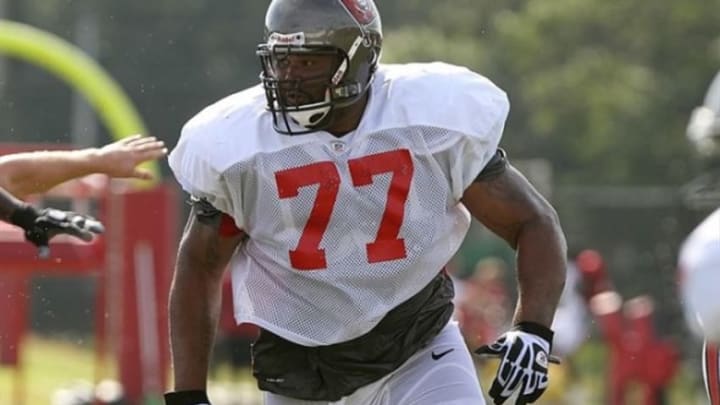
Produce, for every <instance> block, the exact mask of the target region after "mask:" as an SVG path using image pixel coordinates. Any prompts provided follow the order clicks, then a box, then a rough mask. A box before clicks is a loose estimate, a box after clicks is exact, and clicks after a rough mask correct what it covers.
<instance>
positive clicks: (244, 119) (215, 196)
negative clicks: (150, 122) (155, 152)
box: [168, 86, 266, 213]
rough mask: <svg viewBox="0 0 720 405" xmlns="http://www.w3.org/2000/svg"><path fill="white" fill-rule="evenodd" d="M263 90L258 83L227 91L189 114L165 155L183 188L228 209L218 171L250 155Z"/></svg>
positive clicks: (262, 98) (259, 114)
mask: <svg viewBox="0 0 720 405" xmlns="http://www.w3.org/2000/svg"><path fill="white" fill-rule="evenodd" d="M264 97H265V96H264V93H263V91H262V88H261V87H260V86H255V87H252V88H249V89H247V90H244V91H241V92H239V93H235V94H233V95H230V96H228V97H226V98H224V99H222V100H220V101H218V102H216V103H215V104H212V105H210V106H208V107H207V108H205V109H204V110H202V111H201V112H200V113H198V114H197V115H195V116H194V117H193V118H191V119H190V120H189V121H188V122H187V123H186V124H185V126H184V127H183V129H182V133H181V135H180V139H179V141H178V143H177V145H176V146H175V148H174V149H173V150H172V152H171V153H170V156H169V157H168V162H169V164H170V168H171V169H172V171H173V174H174V175H175V178H176V179H177V181H178V182H179V183H180V185H181V186H182V187H183V189H184V190H185V191H187V192H188V193H190V194H192V195H194V196H196V197H199V198H205V199H207V200H208V201H209V202H210V203H211V204H212V205H213V206H215V207H216V208H218V209H219V210H221V211H223V212H227V213H231V212H232V207H231V205H232V201H230V199H229V198H228V196H226V194H225V192H224V191H223V190H224V189H223V186H222V185H221V183H220V178H221V175H222V173H223V172H224V171H225V170H226V169H227V168H228V167H230V166H232V165H233V164H235V163H237V162H238V161H241V160H242V159H243V157H245V156H248V155H251V154H252V153H253V152H252V150H253V148H254V147H255V140H256V139H257V138H258V137H257V136H256V134H257V133H258V132H259V131H261V130H262V129H261V128H260V127H261V126H262V125H263V121H264V120H263V119H262V116H263V114H266V111H265V109H264V106H265V104H264V100H265V98H264Z"/></svg>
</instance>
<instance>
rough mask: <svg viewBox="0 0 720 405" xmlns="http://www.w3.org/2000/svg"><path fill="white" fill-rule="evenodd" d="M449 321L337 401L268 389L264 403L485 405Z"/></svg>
mask: <svg viewBox="0 0 720 405" xmlns="http://www.w3.org/2000/svg"><path fill="white" fill-rule="evenodd" d="M470 356H471V355H470V353H469V352H468V350H467V347H466V346H465V342H464V341H463V338H462V336H461V335H460V329H459V328H458V325H457V323H456V322H454V321H451V322H450V323H448V324H447V326H445V328H443V330H442V331H441V332H440V334H439V335H438V336H436V337H435V339H433V340H432V341H431V342H430V344H429V345H428V346H427V347H425V348H423V349H421V350H420V351H419V352H417V353H415V354H414V355H413V356H412V357H410V358H409V359H408V360H407V361H406V362H405V363H404V364H403V365H402V366H400V367H399V368H398V369H397V370H395V371H393V372H392V373H390V374H388V375H387V376H385V377H383V378H382V379H380V380H378V381H375V382H374V383H372V384H368V385H366V386H364V387H362V388H360V389H358V390H357V391H355V392H354V393H352V394H351V395H349V396H347V397H343V398H342V399H340V400H339V401H335V402H327V401H303V400H299V399H292V398H287V397H283V396H280V395H276V394H272V393H269V392H265V393H263V396H264V399H265V405H485V400H484V399H483V395H482V392H481V389H480V383H479V382H478V378H477V374H476V373H475V366H474V365H473V362H472V358H471V357H470Z"/></svg>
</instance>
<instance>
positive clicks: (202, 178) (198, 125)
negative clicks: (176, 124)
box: [168, 119, 233, 215]
mask: <svg viewBox="0 0 720 405" xmlns="http://www.w3.org/2000/svg"><path fill="white" fill-rule="evenodd" d="M208 129H210V128H208V125H207V124H204V123H202V122H198V120H196V119H193V120H190V121H189V122H188V123H187V124H185V126H184V127H183V129H182V133H181V135H180V140H179V141H178V144H177V146H175V148H174V149H173V150H172V152H170V156H169V157H168V163H169V165H170V169H171V170H172V172H173V174H174V176H175V179H176V180H177V181H178V183H180V186H181V187H182V188H183V190H185V191H186V192H188V193H189V194H190V195H192V196H194V197H196V198H201V199H205V200H207V201H208V202H209V203H210V204H211V205H212V206H213V207H215V208H217V209H218V210H220V211H222V212H224V213H226V214H229V215H232V214H233V205H232V203H233V201H232V199H231V198H230V196H229V195H228V193H227V191H226V188H225V186H224V182H223V175H222V172H221V171H220V170H219V169H218V168H217V167H216V166H215V165H213V156H212V154H211V153H212V150H211V149H209V148H207V147H206V146H205V145H204V143H203V140H204V139H205V140H206V141H207V138H208V137H209V136H208V135H210V134H208V133H207V132H208ZM205 143H207V142H205Z"/></svg>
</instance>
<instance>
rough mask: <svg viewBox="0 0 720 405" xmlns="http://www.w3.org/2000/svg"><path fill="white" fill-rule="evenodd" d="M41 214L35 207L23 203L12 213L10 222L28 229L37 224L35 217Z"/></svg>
mask: <svg viewBox="0 0 720 405" xmlns="http://www.w3.org/2000/svg"><path fill="white" fill-rule="evenodd" d="M39 215H40V213H39V212H38V210H36V209H35V207H33V206H32V205H28V204H23V205H22V206H20V207H19V208H17V209H16V210H15V211H13V213H12V214H10V223H11V224H13V225H17V226H19V227H20V228H22V229H24V230H26V231H27V230H29V229H32V227H33V225H35V219H37V217H38V216H39Z"/></svg>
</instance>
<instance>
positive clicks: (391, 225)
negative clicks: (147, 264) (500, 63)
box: [169, 63, 509, 346]
mask: <svg viewBox="0 0 720 405" xmlns="http://www.w3.org/2000/svg"><path fill="white" fill-rule="evenodd" d="M265 106H266V101H265V94H264V91H263V88H262V87H261V86H256V87H253V88H250V89H247V90H245V91H242V92H240V93H237V94H234V95H232V96H230V97H227V98H225V99H223V100H221V101H219V102H217V103H216V104H214V105H212V106H210V107H208V108H206V109H205V110H203V111H202V112H200V113H199V114H198V115H197V116H195V117H194V118H192V119H191V120H190V121H189V122H188V123H187V124H186V125H185V127H184V128H183V132H182V136H181V138H180V141H179V142H178V145H177V146H176V148H175V149H174V150H173V151H172V153H171V154H170V158H169V160H170V167H171V168H172V170H173V172H174V174H175V176H176V178H177V180H178V181H179V183H180V184H181V185H182V187H183V188H184V189H185V190H186V191H187V192H188V193H190V194H192V195H194V196H196V197H201V198H206V199H207V200H208V201H209V202H210V203H212V204H213V205H214V206H215V207H216V208H218V209H220V210H222V211H223V212H225V213H227V214H229V215H230V216H232V217H233V218H234V220H235V223H236V225H237V226H238V227H239V228H241V229H243V230H244V231H245V232H246V233H247V234H248V235H249V239H248V240H247V242H245V243H244V244H243V245H242V247H241V248H240V249H239V250H238V252H237V254H236V257H235V260H233V263H234V264H233V269H232V271H233V273H232V279H233V298H234V303H235V304H234V305H235V316H236V319H237V321H238V322H250V323H254V324H256V325H259V326H260V327H262V328H265V329H267V330H269V331H271V332H273V333H275V334H277V335H280V336H282V337H283V338H285V339H288V340H290V341H293V342H295V343H298V344H302V345H306V346H317V345H329V344H334V343H338V342H343V341H347V340H350V339H353V338H356V337H358V336H360V335H363V334H364V333H366V332H368V331H370V330H371V329H372V328H373V327H374V326H375V325H376V324H377V323H378V322H379V321H380V320H381V319H382V318H383V317H384V315H385V314H386V313H387V312H389V311H390V310H391V309H393V308H394V307H396V306H398V305H399V304H401V303H402V302H403V301H405V300H407V299H408V298H410V297H412V296H413V295H414V294H416V293H417V292H418V291H420V290H421V289H422V288H423V287H424V286H425V285H427V284H428V282H429V281H430V280H432V279H433V277H435V276H436V275H437V274H438V272H439V271H440V270H441V269H442V268H443V266H444V265H445V264H446V263H447V261H448V260H449V259H450V258H451V257H452V256H453V254H454V253H455V252H456V250H457V249H458V247H459V246H460V243H461V242H462V240H463V238H464V237H465V234H466V232H467V229H468V226H469V223H470V216H469V214H468V212H467V210H466V209H465V208H464V207H463V206H462V205H461V204H460V203H459V200H460V198H461V196H462V194H463V192H464V190H465V189H466V188H467V187H468V186H469V185H470V184H471V182H472V181H473V180H474V179H475V177H476V176H477V175H478V174H479V173H480V171H481V170H482V169H483V168H484V167H485V165H486V164H487V162H488V161H489V160H490V158H491V157H492V156H493V155H494V154H495V151H496V150H497V147H498V143H499V141H500V137H501V134H502V131H503V127H504V125H505V120H506V118H507V114H508V109H509V104H508V100H507V97H506V95H505V93H504V92H503V91H502V90H500V89H499V88H498V87H497V86H495V85H494V84H493V83H492V82H490V81H489V80H488V79H486V78H485V77H483V76H480V75H478V74H476V73H473V72H471V71H470V70H468V69H465V68H461V67H457V66H452V65H447V64H443V63H431V64H409V65H380V68H379V71H378V72H377V73H376V75H375V80H374V81H373V84H372V87H371V90H370V97H369V102H368V105H367V108H366V110H365V113H364V115H363V118H362V120H361V122H360V124H359V126H358V128H357V129H356V130H355V131H353V132H352V133H350V134H347V135H345V136H344V137H342V138H336V137H334V136H333V135H331V134H329V133H327V132H324V131H318V132H314V133H310V134H305V135H296V136H289V135H282V134H278V133H277V132H276V131H275V130H274V129H273V124H272V114H270V113H269V112H268V111H266V109H265Z"/></svg>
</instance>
